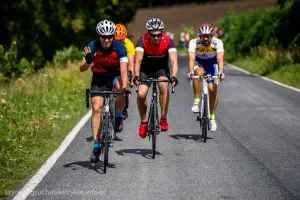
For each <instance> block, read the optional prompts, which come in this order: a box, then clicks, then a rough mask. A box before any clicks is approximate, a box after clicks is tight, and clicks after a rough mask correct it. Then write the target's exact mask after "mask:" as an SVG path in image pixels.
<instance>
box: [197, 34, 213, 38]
mask: <svg viewBox="0 0 300 200" xmlns="http://www.w3.org/2000/svg"><path fill="white" fill-rule="evenodd" d="M199 37H212V35H208V34H207V35H199Z"/></svg>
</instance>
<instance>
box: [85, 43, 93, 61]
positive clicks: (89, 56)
mask: <svg viewBox="0 0 300 200" xmlns="http://www.w3.org/2000/svg"><path fill="white" fill-rule="evenodd" d="M83 50H84V52H83V54H84V58H85V62H86V63H87V64H91V63H92V62H93V60H94V56H93V54H92V51H91V48H90V47H84V49H83Z"/></svg>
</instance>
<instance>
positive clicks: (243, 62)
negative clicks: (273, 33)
mask: <svg viewBox="0 0 300 200" xmlns="http://www.w3.org/2000/svg"><path fill="white" fill-rule="evenodd" d="M225 60H226V61H227V62H229V63H231V64H234V65H236V66H238V67H241V68H243V69H245V70H247V71H249V72H252V73H255V74H259V75H261V76H266V77H268V78H271V79H273V80H276V81H279V82H281V83H284V84H286V85H290V86H293V87H295V88H298V89H300V76H299V71H300V64H299V63H296V62H295V60H294V59H293V56H292V55H289V53H288V52H284V53H283V52H277V51H272V50H268V49H265V48H262V49H260V50H259V51H255V52H252V53H251V54H250V55H249V56H245V57H235V58H233V56H231V55H226V53H225Z"/></svg>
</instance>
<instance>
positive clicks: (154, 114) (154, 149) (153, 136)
mask: <svg viewBox="0 0 300 200" xmlns="http://www.w3.org/2000/svg"><path fill="white" fill-rule="evenodd" d="M156 115H157V107H156V106H155V105H154V104H153V112H152V123H153V131H152V133H153V134H152V159H154V158H155V151H156V135H157V131H158V130H157V126H158V124H157V119H156Z"/></svg>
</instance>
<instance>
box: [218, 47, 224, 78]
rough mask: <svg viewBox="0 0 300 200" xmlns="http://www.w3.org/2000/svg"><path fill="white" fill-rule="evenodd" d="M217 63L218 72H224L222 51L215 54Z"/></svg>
mask: <svg viewBox="0 0 300 200" xmlns="http://www.w3.org/2000/svg"><path fill="white" fill-rule="evenodd" d="M217 61H218V68H219V72H220V73H223V72H224V51H223V52H219V53H217Z"/></svg>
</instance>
